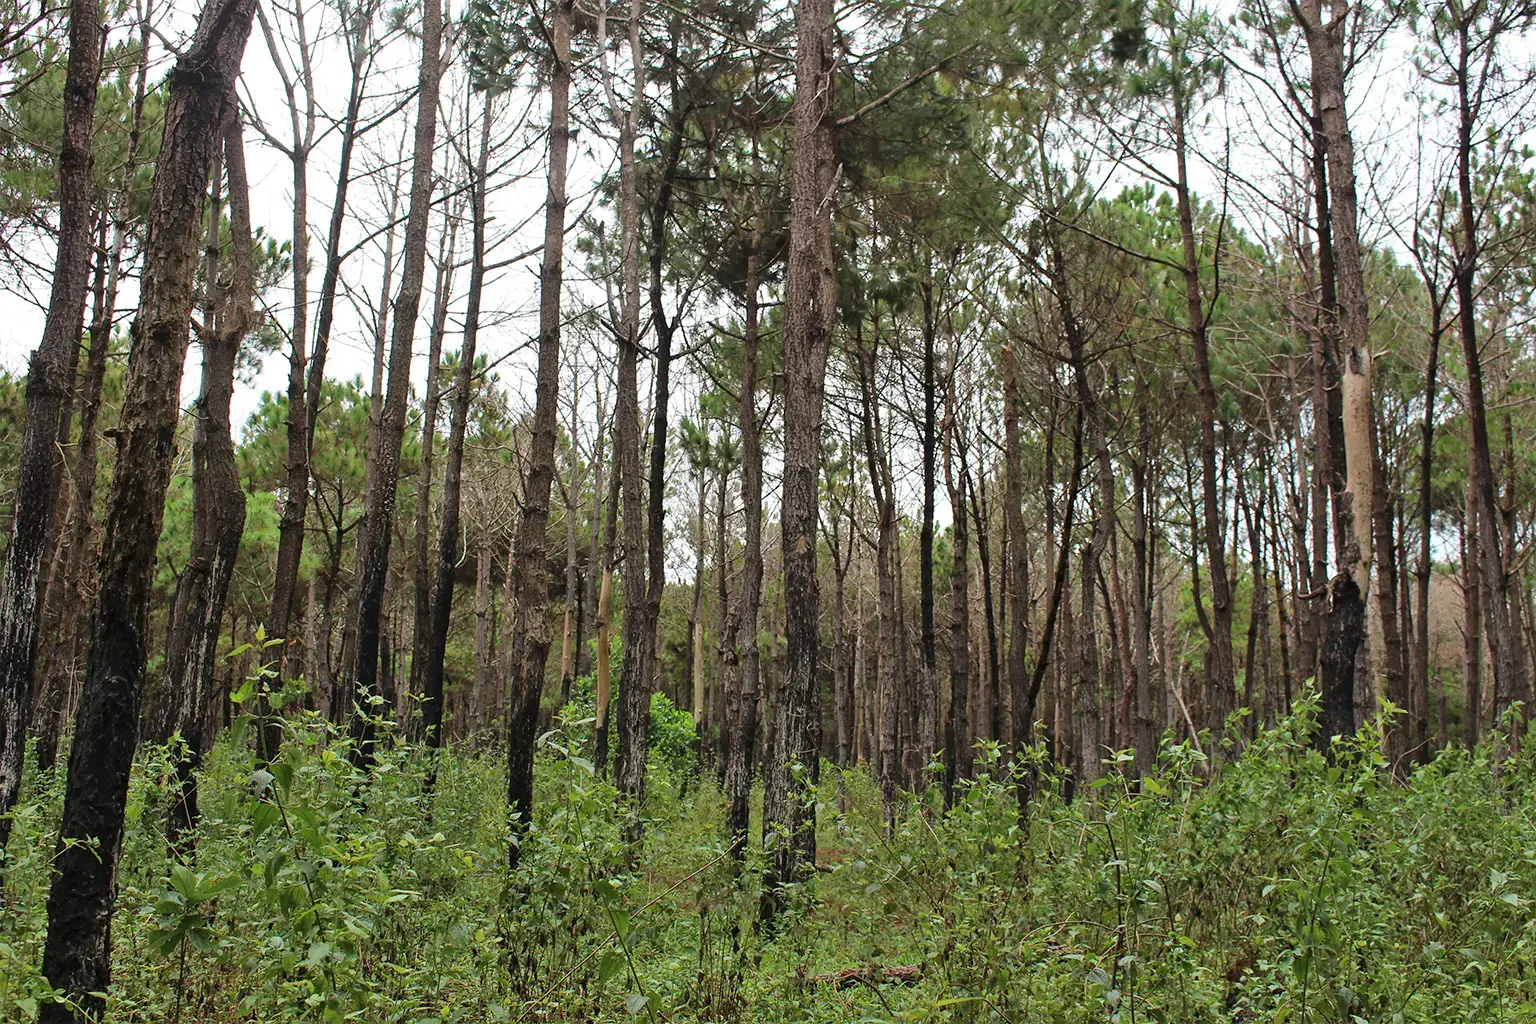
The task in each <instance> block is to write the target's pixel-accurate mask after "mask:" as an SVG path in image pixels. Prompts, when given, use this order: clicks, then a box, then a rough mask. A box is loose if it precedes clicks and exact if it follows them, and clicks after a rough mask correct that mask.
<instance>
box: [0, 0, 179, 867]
mask: <svg viewBox="0 0 1536 1024" xmlns="http://www.w3.org/2000/svg"><path fill="white" fill-rule="evenodd" d="M100 74H101V5H100V4H99V3H98V2H97V0H72V2H71V4H70V10H69V61H68V67H67V70H66V71H65V76H64V95H63V108H64V109H63V119H64V136H63V140H62V143H61V145H60V147H59V179H58V203H59V231H58V247H57V249H56V251H55V253H54V274H53V286H52V288H51V289H50V291H49V295H48V315H47V318H46V319H45V320H44V322H43V337H42V340H41V341H39V342H38V346H37V348H36V350H34V351H33V353H32V358H31V361H30V362H29V363H28V366H27V392H26V395H27V415H26V421H25V423H24V424H23V425H22V434H21V450H20V452H19V454H18V464H17V474H16V495H15V499H14V504H13V506H12V507H13V509H14V518H13V519H12V520H11V537H10V544H9V546H8V548H7V549H6V557H5V567H4V569H3V570H0V848H3V847H4V846H5V843H6V841H7V840H8V839H9V838H10V833H11V819H10V811H11V808H12V807H14V806H15V805H16V797H17V794H18V793H19V792H20V788H21V772H22V764H23V761H24V760H25V757H26V748H27V724H28V720H29V719H30V717H31V712H32V689H33V686H32V669H33V666H34V665H35V664H36V660H37V627H38V623H39V618H40V612H41V610H42V607H43V590H44V585H45V583H46V580H47V575H46V573H45V572H44V571H43V565H44V560H45V557H46V556H47V555H48V553H49V547H50V541H51V538H50V536H49V535H50V533H51V532H52V528H53V525H54V520H55V515H54V508H55V506H56V505H57V503H58V498H59V490H60V483H61V482H62V480H63V462H62V459H61V456H60V453H59V448H58V444H57V439H58V435H59V430H60V426H61V422H62V426H63V429H64V430H65V431H68V429H69V427H70V414H69V413H68V412H66V410H67V409H68V408H69V406H70V402H71V396H72V395H73V394H74V390H73V388H74V370H75V364H76V361H77V358H76V353H77V352H78V350H79V346H80V329H81V325H82V322H83V321H84V318H85V292H86V286H87V284H88V282H89V280H90V273H91V225H92V217H91V192H92V187H91V140H92V136H93V132H94V123H93V118H94V117H95V112H96V80H97V78H98V77H99V76H100ZM199 188H201V185H199ZM193 247H194V249H195V247H196V242H195V241H194V242H193ZM190 311H191V308H190V304H189V306H188V312H190ZM151 547H153V542H151ZM151 555H153V552H151Z"/></svg>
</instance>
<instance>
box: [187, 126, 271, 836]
mask: <svg viewBox="0 0 1536 1024" xmlns="http://www.w3.org/2000/svg"><path fill="white" fill-rule="evenodd" d="M224 155H225V167H226V170H227V174H228V178H229V230H230V248H231V254H232V266H231V270H230V276H229V282H228V284H226V285H222V286H218V285H216V282H215V276H214V275H215V273H216V271H217V266H218V264H217V259H216V256H217V249H214V250H213V252H212V253H211V258H210V259H209V261H208V264H209V267H208V269H209V273H208V274H207V275H206V276H205V277H204V287H205V288H208V289H209V290H210V291H212V290H214V289H215V288H216V287H217V288H218V290H219V291H221V292H222V293H223V294H221V295H219V296H218V299H219V302H218V305H219V309H218V311H217V313H216V315H215V317H214V319H213V321H212V322H211V323H205V324H204V326H203V337H202V345H203V371H202V375H203V381H202V393H201V394H200V395H199V397H198V400H197V413H196V415H197V426H196V431H195V435H194V438H193V442H192V488H193V494H192V553H191V558H190V559H189V560H188V564H187V568H186V570H185V571H184V572H183V574H182V578H181V582H180V585H179V586H178V588H177V594H176V606H175V608H174V610H173V613H172V622H171V625H170V626H169V627H168V630H167V632H168V643H167V650H166V659H165V664H166V674H165V688H166V695H167V699H168V700H169V701H170V706H171V707H172V708H173V709H174V713H173V715H172V717H171V720H170V725H171V728H172V730H173V731H174V732H177V733H179V734H180V735H181V738H182V741H183V742H184V743H185V744H186V750H185V753H184V754H183V756H182V757H181V758H180V759H179V760H178V761H177V765H176V774H177V789H176V791H175V792H174V793H173V795H172V798H171V809H170V815H169V818H168V829H167V831H168V833H169V838H170V840H171V843H172V846H173V847H175V848H177V849H178V850H179V852H181V853H182V854H183V855H184V856H185V855H186V854H188V853H190V850H191V843H190V841H188V834H189V833H190V832H191V831H192V830H193V829H194V828H196V827H197V816H198V810H197V770H198V768H199V767H200V766H201V764H202V759H203V756H204V755H205V754H206V753H207V751H208V745H209V744H208V740H209V737H208V736H207V735H206V733H205V731H204V723H205V721H206V720H207V717H208V715H207V708H208V702H209V699H210V696H211V694H212V692H213V673H214V669H215V668H216V667H217V666H218V648H219V626H220V623H221V622H222V621H223V618H224V602H225V599H226V598H227V597H228V595H229V584H230V581H231V580H233V579H234V574H235V559H236V558H237V557H238V556H239V554H240V538H241V536H242V535H243V534H244V533H245V490H244V489H243V488H242V487H241V486H240V469H239V467H238V466H237V465H236V464H235V442H234V435H233V434H232V433H231V430H230V421H229V410H230V401H231V399H232V398H233V397H234V390H235V364H236V362H237V361H238V359H239V356H240V344H241V342H242V341H243V340H244V338H245V336H246V334H248V333H249V332H250V330H251V328H252V327H253V326H255V321H256V317H255V314H254V312H253V311H252V308H251V303H252V300H253V298H254V281H253V280H252V253H251V203H250V187H249V185H248V184H247V180H246V171H245V140H244V138H243V127H242V125H241V121H240V117H239V115H238V111H237V110H232V111H231V117H230V119H229V122H228V124H227V126H226V127H225V129H224ZM215 167H217V161H215ZM216 173H217V172H216ZM214 184H215V195H217V184H218V183H217V180H216V179H215V183H214ZM211 221H212V232H211V233H212V235H213V240H214V242H215V244H216V243H217V238H218V235H217V232H218V221H219V204H218V203H217V202H214V203H213V204H212V215H211ZM209 305H210V310H211V309H212V303H210V304H209Z"/></svg>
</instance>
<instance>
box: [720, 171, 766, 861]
mask: <svg viewBox="0 0 1536 1024" xmlns="http://www.w3.org/2000/svg"><path fill="white" fill-rule="evenodd" d="M754 152H755V150H754ZM762 240H763V215H762V210H761V209H760V208H754V211H753V218H752V237H751V242H750V243H749V247H748V249H747V276H746V287H745V293H746V309H745V312H744V319H743V330H742V370H741V385H740V388H739V390H738V392H737V396H736V422H737V426H738V427H739V428H740V430H741V516H742V556H741V579H740V582H739V583H737V585H736V594H735V597H734V598H733V600H732V602H731V607H730V610H729V611H728V612H727V614H726V620H725V636H724V637H723V638H722V639H723V641H724V643H725V658H724V678H723V680H722V685H723V687H724V689H725V717H726V728H727V730H728V731H729V733H728V736H727V737H726V767H725V799H726V817H725V828H726V841H727V842H728V843H729V844H730V850H731V857H732V860H733V861H734V862H735V865H736V868H737V870H739V868H740V864H741V862H742V861H743V860H745V858H746V843H747V829H748V826H749V824H750V820H751V816H752V806H751V799H752V764H753V757H752V754H753V749H754V747H755V745H756V743H757V698H758V687H759V680H760V676H761V657H760V655H759V653H758V646H757V628H758V622H757V620H758V604H759V602H760V601H761V599H762V588H763V445H762V434H761V426H760V424H759V423H758V419H757V373H758V365H757V363H758V341H759V339H758V308H757V302H758V294H757V293H758V276H759V273H760V271H761V259H762V256H761V253H762Z"/></svg>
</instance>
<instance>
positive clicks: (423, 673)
mask: <svg viewBox="0 0 1536 1024" xmlns="http://www.w3.org/2000/svg"><path fill="white" fill-rule="evenodd" d="M477 171H478V168H477ZM474 187H475V186H474V185H471V190H473V188H474ZM448 221H449V222H448V237H447V241H446V242H445V243H444V244H443V245H442V246H441V247H440V248H439V250H438V261H437V263H438V266H437V282H436V287H435V289H434V292H435V295H434V301H433V310H432V329H431V333H430V334H429V335H428V340H427V390H426V394H425V395H424V396H423V398H422V403H421V472H420V473H419V474H418V475H417V477H416V520H415V524H414V527H415V528H414V536H413V538H412V545H411V552H412V555H413V557H414V561H415V564H414V566H413V572H412V574H411V591H412V596H413V597H414V598H415V602H414V605H415V606H414V609H413V612H414V614H413V616H412V619H411V675H410V689H409V693H410V694H411V695H412V696H414V695H417V694H420V695H421V701H422V703H421V712H422V720H421V724H420V726H419V727H418V726H417V725H415V724H414V723H412V725H411V726H410V728H409V729H408V730H407V731H408V733H409V734H410V735H411V737H412V738H413V739H415V738H418V737H425V735H426V726H427V722H426V700H427V698H426V685H427V671H428V668H429V665H430V662H431V660H432V637H433V633H432V616H433V611H434V608H433V600H432V593H433V587H434V586H435V584H436V583H437V576H438V574H437V560H436V559H435V558H433V557H431V556H429V555H428V553H427V552H428V551H430V550H431V549H432V464H433V462H435V461H436V458H435V454H436V453H435V452H434V451H433V449H434V448H435V447H436V445H437V417H438V408H439V406H440V404H441V402H442V385H441V383H440V380H439V377H440V374H439V372H438V371H439V370H440V369H441V367H442V362H443V336H444V335H445V334H447V333H448V302H449V300H450V298H451V296H452V292H453V259H454V255H455V253H454V250H455V249H457V248H458V235H459V218H458V215H457V212H456V211H455V212H450V213H449V215H448ZM481 259H482V260H483V259H484V256H483V255H482V256H481ZM471 272H473V271H471ZM478 312H479V311H478V310H476V313H477V314H478ZM449 429H450V431H451V430H452V428H451V427H450V428H449ZM460 458H461V459H462V455H461V456H460ZM454 546H455V549H457V546H458V539H457V538H455V539H454ZM453 554H457V550H455V551H454V552H453ZM448 585H449V586H450V587H452V586H453V582H452V574H451V573H450V575H449V584H448ZM436 685H437V687H438V693H437V698H436V701H437V710H436V714H437V723H436V725H438V726H440V725H441V724H442V707H443V705H442V700H443V694H442V680H441V679H439V680H438V682H437V684H436ZM410 706H411V701H410V700H407V701H406V707H407V708H409V707H410ZM408 717H409V718H414V717H415V716H413V715H410V716H408Z"/></svg>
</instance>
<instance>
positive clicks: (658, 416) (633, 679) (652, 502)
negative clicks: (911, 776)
mask: <svg viewBox="0 0 1536 1024" xmlns="http://www.w3.org/2000/svg"><path fill="white" fill-rule="evenodd" d="M630 38H631V42H634V40H635V39H636V37H635V36H634V35H632V36H631V37H630ZM637 52H638V48H637ZM671 56H672V57H673V58H675V56H676V55H675V54H673V55H671ZM668 63H669V65H670V64H673V63H675V61H673V60H669V62H668ZM673 85H674V88H673V89H672V95H673V102H674V105H680V104H681V103H682V98H681V90H679V89H678V88H676V83H673ZM637 96H638V93H637ZM682 118H683V112H682V111H681V108H680V106H679V108H678V109H677V110H675V111H674V113H673V119H672V126H671V139H670V141H669V143H668V145H667V152H666V156H665V158H664V160H663V164H662V168H661V180H660V182H659V183H658V184H657V189H656V196H655V198H654V200H653V201H652V203H651V216H650V220H651V239H650V241H651V248H650V282H649V285H650V287H649V298H650V311H651V336H652V337H653V338H654V339H655V342H656V377H655V382H654V383H655V398H654V400H653V402H652V406H651V410H652V411H651V450H650V466H649V470H650V478H649V480H648V482H647V486H646V492H647V494H646V497H647V499H648V502H647V507H646V516H645V524H646V557H645V563H646V570H647V572H646V583H645V600H644V603H643V604H640V603H637V602H636V601H633V600H632V599H631V598H630V596H629V595H630V593H631V591H630V590H629V587H628V585H627V584H626V586H625V601H626V602H628V605H627V607H626V609H625V614H624V629H625V634H626V635H628V634H629V632H630V629H631V623H632V621H633V620H638V621H633V629H634V631H635V635H636V636H637V638H640V639H641V641H642V642H641V643H640V644H637V645H633V646H632V645H630V644H628V643H626V644H625V646H624V665H623V679H624V681H623V682H622V683H621V684H620V687H619V689H620V697H621V698H622V700H623V701H624V706H623V717H622V718H621V720H620V729H619V734H620V735H619V739H620V744H619V759H618V782H619V792H620V793H622V794H623V795H624V796H626V797H628V798H629V799H631V800H634V801H636V802H637V803H638V802H640V801H643V800H644V799H645V775H646V758H647V756H648V753H649V746H650V735H649V734H650V724H651V694H652V692H653V687H654V686H655V680H656V677H657V662H658V651H657V648H658V646H659V645H658V642H657V636H656V630H657V628H658V626H659V624H660V621H661V596H662V592H663V591H665V590H666V586H667V558H666V494H667V403H668V399H669V398H670V397H671V389H672V384H671V371H672V335H673V334H674V333H675V331H676V329H677V324H676V322H675V321H673V320H670V319H668V317H667V312H666V309H665V308H663V305H662V267H663V265H664V264H665V261H666V258H667V220H668V218H669V216H670V214H671V209H672V186H673V182H674V180H675V179H676V177H677V166H678V161H679V159H681V157H682V148H683V121H682ZM635 594H636V597H638V596H639V592H638V591H636V592H635ZM632 824H633V829H632V831H631V833H630V837H631V838H632V839H638V838H639V836H640V831H639V819H638V818H636V819H635V821H634V822H633V823H632Z"/></svg>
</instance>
